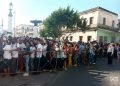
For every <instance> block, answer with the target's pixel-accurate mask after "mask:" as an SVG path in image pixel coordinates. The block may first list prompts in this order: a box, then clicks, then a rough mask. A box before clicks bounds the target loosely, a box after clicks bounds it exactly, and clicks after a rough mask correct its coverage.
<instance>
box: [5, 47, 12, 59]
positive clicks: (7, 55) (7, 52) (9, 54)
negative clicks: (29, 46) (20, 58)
mask: <svg viewBox="0 0 120 86" xmlns="http://www.w3.org/2000/svg"><path fill="white" fill-rule="evenodd" d="M3 50H4V54H3V57H4V59H12V56H11V52H10V51H9V50H12V47H11V45H5V47H4V48H3Z"/></svg>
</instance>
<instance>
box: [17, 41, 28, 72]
mask: <svg viewBox="0 0 120 86" xmlns="http://www.w3.org/2000/svg"><path fill="white" fill-rule="evenodd" d="M19 45H20V51H19V58H18V70H19V71H20V72H23V71H24V59H23V52H22V51H23V50H24V48H26V46H25V43H23V41H22V40H19Z"/></svg>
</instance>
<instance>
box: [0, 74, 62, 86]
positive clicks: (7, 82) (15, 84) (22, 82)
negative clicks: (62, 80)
mask: <svg viewBox="0 0 120 86" xmlns="http://www.w3.org/2000/svg"><path fill="white" fill-rule="evenodd" d="M58 74H60V72H42V73H40V74H38V75H30V76H28V77H24V76H22V75H21V74H20V75H16V76H14V77H13V76H9V77H6V78H0V86H50V85H51V84H52V81H54V79H56V77H57V75H58Z"/></svg>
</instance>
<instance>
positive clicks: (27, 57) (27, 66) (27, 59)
mask: <svg viewBox="0 0 120 86" xmlns="http://www.w3.org/2000/svg"><path fill="white" fill-rule="evenodd" d="M24 59H25V60H24V64H25V72H26V73H29V59H30V57H29V55H25V56H24Z"/></svg>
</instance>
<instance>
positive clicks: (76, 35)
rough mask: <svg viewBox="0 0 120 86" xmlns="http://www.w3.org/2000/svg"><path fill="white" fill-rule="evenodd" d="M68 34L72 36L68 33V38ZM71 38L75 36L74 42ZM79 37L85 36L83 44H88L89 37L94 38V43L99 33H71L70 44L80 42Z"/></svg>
mask: <svg viewBox="0 0 120 86" xmlns="http://www.w3.org/2000/svg"><path fill="white" fill-rule="evenodd" d="M68 34H70V33H67V34H66V36H67V35H68ZM70 36H73V39H72V41H70ZM79 36H83V42H87V36H92V39H91V41H94V40H97V31H86V32H85V33H84V32H75V33H71V35H69V37H68V40H69V41H70V42H78V41H79ZM64 37H65V36H64Z"/></svg>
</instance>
